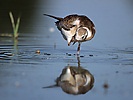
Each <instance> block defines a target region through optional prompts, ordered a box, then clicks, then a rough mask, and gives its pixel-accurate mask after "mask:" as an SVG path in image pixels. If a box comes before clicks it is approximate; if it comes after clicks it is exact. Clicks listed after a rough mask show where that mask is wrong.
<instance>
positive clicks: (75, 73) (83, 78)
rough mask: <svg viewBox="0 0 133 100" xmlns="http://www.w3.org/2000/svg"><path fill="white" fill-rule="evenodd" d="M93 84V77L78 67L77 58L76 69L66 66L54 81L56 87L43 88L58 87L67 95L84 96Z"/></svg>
mask: <svg viewBox="0 0 133 100" xmlns="http://www.w3.org/2000/svg"><path fill="white" fill-rule="evenodd" d="M93 84H94V77H93V75H92V74H91V73H90V72H89V71H88V70H86V69H84V68H82V67H81V66H80V59H79V57H78V67H76V66H70V65H68V66H66V67H65V68H64V69H63V70H62V73H61V74H60V76H59V77H58V78H57V79H56V85H51V86H48V87H44V88H51V87H55V86H59V87H61V88H62V90H63V91H64V92H66V93H68V94H74V95H76V94H85V93H86V92H88V91H89V90H91V89H92V87H93Z"/></svg>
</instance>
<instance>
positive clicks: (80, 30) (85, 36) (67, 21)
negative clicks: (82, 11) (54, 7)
mask: <svg viewBox="0 0 133 100" xmlns="http://www.w3.org/2000/svg"><path fill="white" fill-rule="evenodd" d="M44 15H45V16H49V17H52V18H54V19H56V20H57V21H56V22H55V23H56V26H57V28H58V30H59V31H60V32H61V34H62V36H63V38H64V39H65V40H67V42H68V46H70V44H71V42H73V44H75V43H76V42H78V48H77V55H79V53H80V45H81V42H85V41H88V40H91V39H92V38H93V37H94V35H95V25H94V24H93V22H92V21H91V20H90V19H89V18H88V17H86V16H84V15H77V14H72V15H68V16H66V17H64V18H60V17H55V16H53V15H48V14H44Z"/></svg>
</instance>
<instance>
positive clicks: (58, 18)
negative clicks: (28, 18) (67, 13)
mask: <svg viewBox="0 0 133 100" xmlns="http://www.w3.org/2000/svg"><path fill="white" fill-rule="evenodd" d="M43 15H45V16H48V17H51V18H54V19H57V20H59V21H60V20H62V19H63V18H60V17H55V16H53V15H48V14H43Z"/></svg>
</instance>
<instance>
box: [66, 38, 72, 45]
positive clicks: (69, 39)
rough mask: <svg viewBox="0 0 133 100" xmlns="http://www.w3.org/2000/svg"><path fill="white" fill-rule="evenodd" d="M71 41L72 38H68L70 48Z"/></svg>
mask: <svg viewBox="0 0 133 100" xmlns="http://www.w3.org/2000/svg"><path fill="white" fill-rule="evenodd" d="M71 40H72V38H70V37H68V38H67V43H68V46H70V44H71Z"/></svg>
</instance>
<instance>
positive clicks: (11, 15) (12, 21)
mask: <svg viewBox="0 0 133 100" xmlns="http://www.w3.org/2000/svg"><path fill="white" fill-rule="evenodd" d="M9 16H10V19H11V23H12V28H13V36H14V38H18V29H19V24H20V17H18V19H17V23H16V25H15V22H14V18H13V14H12V12H9Z"/></svg>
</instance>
